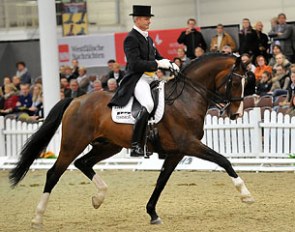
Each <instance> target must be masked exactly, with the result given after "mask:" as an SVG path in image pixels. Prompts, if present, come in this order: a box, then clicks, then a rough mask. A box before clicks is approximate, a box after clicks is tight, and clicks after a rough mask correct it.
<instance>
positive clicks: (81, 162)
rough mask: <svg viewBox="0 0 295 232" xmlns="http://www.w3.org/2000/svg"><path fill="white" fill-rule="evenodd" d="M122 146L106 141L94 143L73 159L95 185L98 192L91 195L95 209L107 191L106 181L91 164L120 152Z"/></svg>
mask: <svg viewBox="0 0 295 232" xmlns="http://www.w3.org/2000/svg"><path fill="white" fill-rule="evenodd" d="M121 150H122V147H119V146H117V145H114V144H111V143H107V144H105V143H104V144H96V145H93V148H92V149H91V151H90V152H89V153H87V154H86V155H84V156H83V157H81V158H79V159H77V160H76V161H75V163H74V164H75V166H76V167H77V168H78V169H80V170H81V171H82V172H83V173H84V174H85V175H86V176H87V177H88V178H89V179H90V180H91V181H92V182H93V183H94V185H95V187H96V188H97V190H98V193H97V194H96V195H94V196H93V197H92V205H93V207H94V208H95V209H97V208H99V207H100V206H101V204H102V203H103V201H104V199H105V195H106V191H107V187H108V186H107V185H106V183H105V182H104V181H103V180H102V179H101V178H100V176H99V175H98V174H96V173H95V171H94V170H93V166H94V165H95V164H96V163H98V162H99V161H101V160H104V159H106V158H109V157H111V156H113V155H114V154H116V153H118V152H120V151H121Z"/></svg>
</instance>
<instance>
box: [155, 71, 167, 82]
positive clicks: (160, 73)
mask: <svg viewBox="0 0 295 232" xmlns="http://www.w3.org/2000/svg"><path fill="white" fill-rule="evenodd" d="M156 76H157V78H158V79H160V80H161V79H164V77H165V71H164V70H163V69H160V68H158V70H157V71H156Z"/></svg>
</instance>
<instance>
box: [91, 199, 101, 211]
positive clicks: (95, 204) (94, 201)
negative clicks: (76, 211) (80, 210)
mask: <svg viewBox="0 0 295 232" xmlns="http://www.w3.org/2000/svg"><path fill="white" fill-rule="evenodd" d="M102 203H103V200H102V199H101V198H99V197H97V196H93V197H92V205H93V207H94V209H98V208H99V207H100V206H101V204H102Z"/></svg>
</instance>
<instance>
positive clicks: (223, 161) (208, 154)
mask: <svg viewBox="0 0 295 232" xmlns="http://www.w3.org/2000/svg"><path fill="white" fill-rule="evenodd" d="M196 151H197V154H196ZM191 155H192V156H195V157H198V158H201V159H204V160H208V161H211V162H214V163H216V164H218V165H219V166H220V167H222V168H224V169H225V171H226V172H227V174H228V175H229V176H230V177H231V178H232V181H233V183H234V185H235V187H236V189H237V190H238V191H239V193H240V194H241V200H242V202H244V203H253V202H254V201H255V200H254V198H253V197H252V195H251V193H250V192H249V190H248V188H247V187H246V185H245V183H244V181H243V180H242V179H241V178H240V177H239V176H238V174H237V173H236V172H235V170H234V169H233V167H232V165H231V163H230V162H229V160H228V159H227V158H226V157H224V156H223V155H221V154H219V153H217V152H216V151H214V150H212V149H211V148H209V147H207V146H205V145H204V144H202V143H201V142H200V141H198V142H197V147H195V149H194V154H191Z"/></svg>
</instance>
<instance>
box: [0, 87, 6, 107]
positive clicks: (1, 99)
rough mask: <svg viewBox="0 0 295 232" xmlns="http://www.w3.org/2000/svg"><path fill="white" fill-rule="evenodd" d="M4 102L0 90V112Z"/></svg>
mask: <svg viewBox="0 0 295 232" xmlns="http://www.w3.org/2000/svg"><path fill="white" fill-rule="evenodd" d="M4 102H5V98H4V94H3V91H2V88H0V110H3V108H4Z"/></svg>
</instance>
